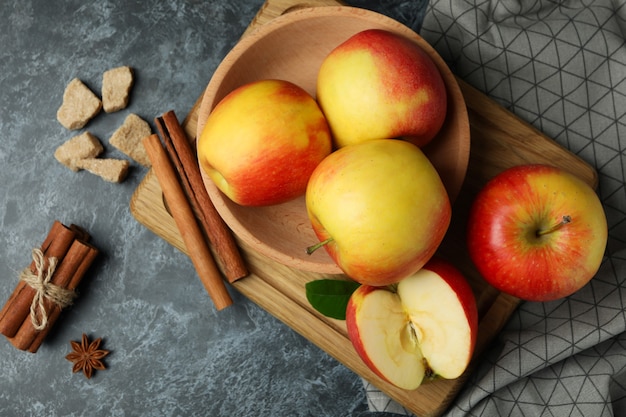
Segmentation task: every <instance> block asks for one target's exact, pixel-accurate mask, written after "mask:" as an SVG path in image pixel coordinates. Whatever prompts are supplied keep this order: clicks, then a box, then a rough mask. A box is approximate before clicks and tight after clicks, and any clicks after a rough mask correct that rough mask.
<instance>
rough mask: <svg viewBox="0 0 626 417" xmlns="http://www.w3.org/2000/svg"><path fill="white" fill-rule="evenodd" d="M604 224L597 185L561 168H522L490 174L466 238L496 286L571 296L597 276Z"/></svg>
mask: <svg viewBox="0 0 626 417" xmlns="http://www.w3.org/2000/svg"><path fill="white" fill-rule="evenodd" d="M607 233H608V231H607V221H606V216H605V213H604V210H603V208H602V204H601V202H600V199H599V198H598V195H597V194H596V193H595V191H594V190H593V188H591V186H589V185H588V184H587V183H585V182H584V181H582V180H581V179H579V178H578V177H576V176H574V175H572V174H570V173H568V172H566V171H565V170H563V169H560V168H556V167H552V166H547V165H535V164H529V165H520V166H515V167H512V168H509V169H507V170H505V171H503V172H501V173H500V174H498V175H496V176H495V177H494V178H492V179H491V180H490V181H489V182H488V183H487V184H486V185H485V186H484V187H483V188H482V189H481V191H480V192H479V193H478V195H477V196H476V199H475V200H474V202H473V203H472V208H471V211H470V217H469V223H468V231H467V240H468V248H469V254H470V257H471V258H472V261H473V262H474V264H475V265H476V267H477V269H478V271H479V272H480V273H481V274H482V276H483V277H484V278H485V280H486V281H487V282H488V283H490V284H491V285H492V286H494V287H495V288H497V289H499V290H501V291H503V292H506V293H508V294H511V295H513V296H515V297H518V298H520V299H524V300H530V301H549V300H555V299H559V298H562V297H565V296H568V295H571V294H573V293H574V292H576V291H578V290H579V289H580V288H582V287H583V286H584V285H585V284H587V282H589V280H591V278H592V277H593V276H594V275H595V273H596V272H597V271H598V268H599V267H600V264H601V262H602V258H603V255H604V251H605V249H606V243H607Z"/></svg>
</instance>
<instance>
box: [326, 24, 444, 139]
mask: <svg viewBox="0 0 626 417" xmlns="http://www.w3.org/2000/svg"><path fill="white" fill-rule="evenodd" d="M317 101H318V103H319V104H320V107H321V108H322V110H323V112H324V114H325V115H326V119H327V120H328V123H329V125H330V128H331V132H332V134H333V139H334V143H335V146H336V147H343V146H346V145H348V144H353V143H357V142H360V141H363V140H369V139H385V138H403V139H406V140H409V141H411V142H413V143H414V144H415V145H417V146H419V147H422V146H424V145H426V144H427V143H428V142H430V141H431V140H432V139H433V138H434V137H435V135H436V134H437V133H438V132H439V130H440V129H441V127H442V125H443V123H444V121H445V118H446V113H447V101H448V98H447V91H446V86H445V83H444V81H443V77H442V76H441V73H440V72H439V69H438V68H437V66H436V64H435V63H434V61H433V60H432V58H431V57H430V56H429V55H428V53H427V52H425V51H424V49H422V48H421V47H420V46H419V45H418V44H417V43H415V42H413V41H412V40H410V39H408V38H406V37H403V36H401V35H397V34H394V33H391V32H389V31H385V30H380V29H369V30H365V31H362V32H359V33H357V34H355V35H353V36H352V37H350V38H349V39H348V40H346V41H345V42H344V43H342V44H340V45H339V46H337V47H336V48H335V49H333V50H332V51H331V52H330V53H329V54H328V56H327V57H326V58H325V59H324V61H323V62H322V65H321V67H320V70H319V73H318V78H317Z"/></svg>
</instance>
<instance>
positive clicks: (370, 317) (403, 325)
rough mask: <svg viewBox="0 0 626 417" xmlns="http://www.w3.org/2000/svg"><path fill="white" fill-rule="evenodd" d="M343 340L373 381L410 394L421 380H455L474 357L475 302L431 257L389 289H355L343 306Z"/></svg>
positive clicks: (461, 281) (453, 273) (455, 275)
mask: <svg viewBox="0 0 626 417" xmlns="http://www.w3.org/2000/svg"><path fill="white" fill-rule="evenodd" d="M346 326H347V329H348V336H349V338H350V340H351V342H352V344H353V345H354V348H355V350H356V352H357V353H358V354H359V356H360V357H361V359H362V360H363V361H364V363H365V364H366V365H367V366H368V367H369V368H370V369H371V370H372V371H373V372H374V373H375V374H376V375H378V376H379V377H381V378H382V379H384V380H386V381H387V382H389V383H391V384H393V385H396V386H398V387H400V388H404V389H407V390H412V389H415V388H417V387H419V386H420V384H421V383H422V381H423V380H424V377H425V376H428V375H431V374H436V375H438V376H440V377H442V378H446V379H454V378H457V377H459V376H460V375H461V374H462V373H463V372H464V371H465V369H466V368H467V366H468V365H469V363H470V360H471V358H472V355H473V353H474V347H475V345H476V335H477V333H478V312H477V307H476V299H475V297H474V293H473V292H472V289H471V287H470V286H469V284H468V283H467V281H466V279H465V277H464V276H463V275H462V274H461V272H460V271H458V270H457V269H456V268H455V267H453V266H452V265H451V264H449V263H448V262H446V261H442V260H440V259H438V258H433V259H431V261H429V262H428V263H427V264H426V265H425V266H424V268H422V269H421V270H420V271H418V272H416V273H415V274H413V275H411V276H409V277H407V278H405V279H403V280H402V281H400V282H399V283H398V284H397V286H395V289H394V288H392V287H372V286H368V285H362V286H360V287H359V288H358V289H357V290H356V291H355V292H354V293H353V294H352V296H351V297H350V300H349V301H348V306H347V308H346Z"/></svg>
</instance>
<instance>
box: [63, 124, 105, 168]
mask: <svg viewBox="0 0 626 417" xmlns="http://www.w3.org/2000/svg"><path fill="white" fill-rule="evenodd" d="M103 151H104V148H103V147H102V143H100V140H98V138H97V137H95V136H94V135H92V134H91V133H89V132H84V133H81V134H80V135H77V136H74V137H72V138H71V139H69V140H67V141H65V142H64V143H63V144H62V145H61V146H59V147H58V148H57V149H56V151H54V157H55V158H56V159H57V161H59V162H60V163H62V164H63V165H65V166H66V167H68V168H69V169H71V170H72V171H78V170H79V168H78V167H77V166H76V162H77V161H79V160H81V159H88V158H95V157H97V156H98V155H100V154H101V153H102V152H103Z"/></svg>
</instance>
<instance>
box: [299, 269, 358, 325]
mask: <svg viewBox="0 0 626 417" xmlns="http://www.w3.org/2000/svg"><path fill="white" fill-rule="evenodd" d="M359 285H360V284H359V283H357V282H354V281H344V280H337V279H319V280H316V281H311V282H308V283H307V284H306V286H305V288H306V298H307V300H309V303H311V306H313V308H314V309H316V310H317V311H319V312H320V313H322V314H323V315H325V316H326V317H331V318H333V319H338V320H345V319H346V307H347V306H348V300H349V299H350V296H351V295H352V293H353V292H354V291H355V290H356V289H357V288H358V287H359Z"/></svg>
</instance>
